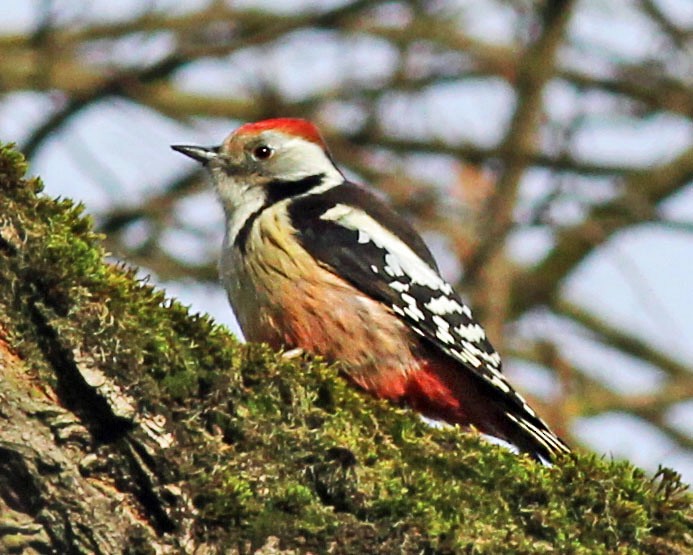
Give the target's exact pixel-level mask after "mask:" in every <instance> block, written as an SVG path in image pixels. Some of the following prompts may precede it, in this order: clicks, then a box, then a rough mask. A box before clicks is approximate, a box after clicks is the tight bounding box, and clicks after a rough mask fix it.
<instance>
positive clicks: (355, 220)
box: [320, 204, 452, 295]
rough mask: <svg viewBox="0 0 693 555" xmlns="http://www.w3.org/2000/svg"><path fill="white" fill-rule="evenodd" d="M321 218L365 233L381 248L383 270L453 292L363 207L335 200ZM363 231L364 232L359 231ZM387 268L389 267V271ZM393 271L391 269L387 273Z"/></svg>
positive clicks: (433, 288) (417, 282)
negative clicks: (383, 258) (382, 251)
mask: <svg viewBox="0 0 693 555" xmlns="http://www.w3.org/2000/svg"><path fill="white" fill-rule="evenodd" d="M320 219H321V220H327V221H332V222H337V223H338V224H340V225H342V226H343V227H345V228H347V229H352V230H354V231H357V232H359V237H364V238H365V237H366V236H368V237H369V238H370V240H371V241H372V242H373V244H374V245H375V246H377V247H379V248H381V249H383V250H384V251H386V255H385V271H386V272H387V273H388V274H389V275H391V276H392V277H395V276H404V275H406V276H407V278H408V279H409V280H410V281H411V282H412V283H416V284H417V285H423V286H425V287H428V288H429V289H432V290H434V291H440V292H441V293H445V294H446V295H450V294H452V287H451V286H450V284H449V283H447V282H445V281H444V280H443V278H441V277H440V276H439V275H438V273H437V272H436V271H435V270H434V269H433V268H431V267H430V266H429V265H428V264H426V263H425V262H424V261H423V260H421V258H420V257H419V256H418V255H417V254H416V253H415V252H414V251H413V250H411V249H410V248H409V246H408V245H406V244H405V243H403V242H402V240H401V239H399V238H398V237H397V236H396V235H394V234H393V233H392V232H391V231H389V230H387V229H386V228H384V227H383V226H382V225H380V224H379V223H378V222H376V221H375V220H374V219H373V218H371V217H370V216H369V215H368V214H366V213H365V212H364V211H363V210H359V209H358V208H354V207H351V206H347V205H346V204H337V205H336V206H333V207H332V208H330V209H329V210H327V211H325V212H324V213H323V214H322V216H320ZM361 232H363V235H361ZM388 269H389V271H388ZM390 272H392V273H390Z"/></svg>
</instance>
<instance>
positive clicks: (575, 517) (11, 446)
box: [0, 147, 693, 554]
mask: <svg viewBox="0 0 693 555" xmlns="http://www.w3.org/2000/svg"><path fill="white" fill-rule="evenodd" d="M25 169H26V167H25V164H24V161H23V158H22V157H21V156H20V155H19V154H18V153H17V152H16V151H13V150H12V149H11V148H9V147H3V148H2V149H1V150H0V371H1V372H2V376H1V379H0V399H2V403H0V551H7V552H12V553H30V552H62V553H116V552H118V553H120V552H126V553H153V552H158V551H161V552H197V553H200V552H205V553H214V552H240V553H246V552H257V551H256V550H258V549H259V550H260V552H265V553H269V552H272V553H277V552H279V550H286V551H284V552H287V553H289V552H290V553H297V552H301V553H303V552H313V553H323V552H328V551H329V552H331V553H400V552H402V553H422V552H424V553H450V552H465V553H494V554H498V553H549V552H550V553H607V552H609V553H610V552H614V553H652V554H655V553H672V554H673V553H690V551H691V549H693V543H692V541H693V540H692V537H693V515H692V514H691V496H690V495H689V494H688V493H686V491H685V486H684V485H683V484H681V482H680V480H679V477H678V476H677V475H676V474H675V473H674V472H672V471H669V470H662V471H661V472H660V473H659V474H658V475H657V476H656V477H654V478H652V477H648V476H647V475H646V474H645V473H644V472H643V471H641V470H639V469H637V468H635V467H633V466H632V465H630V464H628V463H625V462H611V461H608V460H605V459H604V458H600V457H597V456H595V455H583V454H577V455H575V456H573V457H568V458H565V459H564V460H562V461H560V463H559V464H557V465H556V466H554V467H544V466H541V465H538V464H535V463H534V462H532V461H531V460H529V459H527V458H524V457H518V456H515V455H513V454H511V453H509V452H507V451H506V450H504V449H502V448H500V447H496V446H492V445H489V444H487V443H485V442H484V441H483V440H481V439H480V438H479V437H478V436H477V435H475V434H473V433H466V432H463V431H461V430H459V429H454V428H450V429H444V430H437V429H432V428H430V427H428V426H426V425H425V424H423V423H422V422H421V421H420V420H419V419H418V418H416V416H414V415H412V414H411V413H409V412H407V411H404V410H400V409H397V408H394V407H392V406H389V405H387V404H385V403H382V402H377V401H375V400H372V399H369V398H367V397H365V396H364V395H363V394H361V393H360V392H358V391H355V390H353V389H352V388H350V387H349V386H348V385H347V384H346V383H345V381H344V380H342V378H341V377H340V376H339V375H338V373H337V371H336V370H335V369H334V368H331V367H328V366H326V365H324V364H322V363H320V362H318V361H311V360H305V359H300V360H288V359H285V358H282V357H281V356H280V355H278V354H276V353H272V352H270V351H269V350H268V349H266V348H264V347H262V346H259V345H243V344H240V343H239V342H238V341H237V340H236V339H235V338H234V337H232V336H231V335H230V334H229V333H228V332H227V331H226V330H225V329H224V328H222V327H220V326H217V325H216V324H214V323H213V322H212V321H211V320H210V319H209V318H208V317H206V316H200V315H192V314H190V313H189V312H188V311H187V309H186V308H185V307H183V306H181V305H180V304H179V303H177V302H175V301H170V300H167V299H166V297H165V295H164V294H163V293H162V292H161V291H157V290H156V289H155V288H154V287H152V286H151V285H149V284H147V283H144V282H142V281H138V280H137V279H136V278H135V277H134V272H133V271H132V270H130V269H128V268H126V267H122V266H114V265H109V264H106V263H105V262H104V260H103V256H104V252H103V250H102V248H101V246H100V237H99V236H97V235H96V234H95V233H93V231H92V227H91V223H90V221H89V219H88V218H86V217H85V216H84V215H83V214H82V209H81V208H80V207H79V206H75V205H74V204H73V203H71V202H70V201H67V200H52V199H49V198H47V197H45V196H44V195H42V194H41V192H40V191H41V185H40V182H39V181H38V180H26V179H25V178H24V177H23V175H24V172H25Z"/></svg>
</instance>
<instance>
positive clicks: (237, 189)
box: [172, 118, 569, 462]
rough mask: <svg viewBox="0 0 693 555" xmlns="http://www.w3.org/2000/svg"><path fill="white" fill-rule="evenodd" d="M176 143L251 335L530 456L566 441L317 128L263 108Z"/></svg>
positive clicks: (408, 235) (399, 223) (402, 225)
mask: <svg viewBox="0 0 693 555" xmlns="http://www.w3.org/2000/svg"><path fill="white" fill-rule="evenodd" d="M172 148H173V149H174V150H176V151H178V152H180V153H182V154H185V155H186V156H189V157H190V158H192V159H194V160H196V161H198V162H200V163H201V164H203V165H204V166H205V167H206V169H207V170H208V171H209V173H210V174H211V176H212V181H213V183H214V187H215V189H216V192H217V195H218V197H219V199H220V201H221V204H222V206H223V208H224V212H225V215H226V234H225V239H224V243H223V251H222V257H221V262H220V273H221V280H222V283H223V285H224V287H225V288H226V291H227V293H228V297H229V300H230V302H231V305H232V307H233V310H234V312H235V314H236V316H237V318H238V322H239V324H240V326H241V329H242V330H243V333H244V335H245V337H246V339H247V340H248V341H258V342H266V343H268V344H269V345H271V346H272V347H274V348H276V349H281V348H283V349H303V350H304V351H306V352H309V353H313V354H316V355H320V356H321V357H323V358H324V359H326V360H328V361H331V362H336V363H338V364H339V367H340V368H341V369H342V371H343V373H344V374H345V375H346V377H347V378H348V379H349V380H350V381H351V382H353V383H354V384H355V385H356V386H358V387H360V388H362V389H364V390H365V391H367V392H369V393H370V394H372V395H374V396H375V397H378V398H381V399H388V400H390V401H393V402H396V403H404V404H406V405H408V406H410V407H412V408H413V409H414V410H416V411H418V412H420V413H421V414H423V415H424V416H426V417H428V418H431V419H435V420H442V421H444V422H447V423H450V424H459V425H462V426H468V425H473V426H474V427H476V428H477V429H478V430H479V431H481V432H482V433H485V434H488V435H491V436H495V437H497V438H500V439H502V440H505V441H507V442H509V443H511V444H513V445H515V446H516V447H517V448H518V449H519V450H520V451H521V452H526V453H528V454H530V455H531V456H533V457H534V458H535V459H538V460H542V461H545V462H549V461H552V460H554V459H555V457H556V456H557V455H559V454H561V453H567V452H569V448H568V447H567V446H566V444H565V443H564V442H563V441H562V440H561V439H560V438H559V437H558V436H556V434H554V433H553V432H552V431H551V429H550V428H549V426H548V425H547V424H546V423H545V422H544V421H543V420H542V419H541V418H540V417H539V416H538V415H537V413H536V412H535V411H534V410H533V409H532V408H531V407H530V406H529V405H528V403H527V402H526V401H525V400H524V399H523V398H522V397H521V396H520V395H519V394H518V393H517V392H516V391H515V390H514V389H513V388H512V386H511V385H510V383H509V382H508V380H507V379H506V378H505V376H504V375H503V373H502V371H501V359H500V356H499V355H498V353H497V352H496V351H495V350H494V348H493V347H492V346H491V344H490V343H489V341H488V339H487V337H486V333H485V332H484V329H483V328H482V327H481V325H480V324H479V323H478V322H477V321H476V320H475V319H474V318H473V316H472V312H471V310H470V308H469V307H468V306H467V305H466V304H465V303H464V302H463V301H462V299H461V298H460V296H459V295H458V294H457V293H456V292H455V291H454V290H453V288H452V287H451V286H450V284H449V283H447V282H446V281H445V280H444V279H443V278H442V277H441V276H440V272H439V270H438V266H437V264H436V261H435V260H434V259H433V256H432V255H431V252H430V251H429V249H428V248H427V247H426V245H425V243H424V241H423V240H422V239H421V237H420V236H419V235H418V234H417V233H416V231H414V229H413V228H412V227H411V226H410V225H409V223H408V222H407V221H405V220H404V219H403V218H402V217H400V216H398V215H397V214H396V213H395V212H394V211H393V210H392V209H390V208H389V207H388V206H387V205H386V204H385V203H384V202H382V201H381V200H380V199H379V198H378V197H376V196H375V195H373V194H372V193H370V192H369V191H368V190H366V189H365V188H363V187H361V186H359V185H356V184H354V183H351V182H350V181H348V180H347V179H346V178H345V177H344V175H343V174H342V172H341V171H340V170H339V169H338V168H337V166H336V165H335V163H334V162H333V160H332V157H331V155H330V153H329V151H328V149H327V146H326V144H325V142H324V140H323V139H322V137H321V135H320V132H319V130H318V129H317V127H316V126H315V125H313V124H312V123H310V122H309V121H306V120H302V119H296V118H278V119H269V120H264V121H260V122H256V123H248V124H245V125H243V126H241V127H239V128H238V129H236V130H235V131H234V132H233V133H231V135H229V136H228V137H227V138H226V139H225V140H224V142H223V143H222V144H221V145H220V146H218V147H201V146H190V145H174V146H172Z"/></svg>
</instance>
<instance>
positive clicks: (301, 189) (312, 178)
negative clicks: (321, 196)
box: [233, 173, 325, 253]
mask: <svg viewBox="0 0 693 555" xmlns="http://www.w3.org/2000/svg"><path fill="white" fill-rule="evenodd" d="M324 177H325V174H324V173H319V174H316V175H309V176H307V177H303V178H301V179H297V180H295V181H287V180H283V179H275V180H274V181H270V182H269V183H268V184H267V185H266V188H267V199H266V200H265V203H264V204H263V205H262V206H261V207H260V208H258V209H257V210H256V211H255V212H253V213H252V214H251V215H250V216H248V218H247V219H246V221H245V222H243V225H242V226H241V229H239V230H238V234H237V235H236V238H235V239H234V241H233V244H234V246H235V247H238V248H239V249H240V250H241V252H243V253H245V251H246V242H247V241H248V236H249V235H250V230H251V229H252V228H253V224H254V223H255V220H257V219H258V218H259V217H260V215H261V214H262V213H263V212H264V211H265V210H267V209H268V208H270V207H271V206H273V205H275V204H277V203H278V202H281V201H282V200H286V199H288V198H291V197H294V196H297V195H303V194H305V193H307V192H309V191H310V190H311V189H313V188H314V187H317V186H318V185H320V184H321V183H322V180H323V179H324Z"/></svg>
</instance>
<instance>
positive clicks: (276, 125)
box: [235, 118, 325, 148]
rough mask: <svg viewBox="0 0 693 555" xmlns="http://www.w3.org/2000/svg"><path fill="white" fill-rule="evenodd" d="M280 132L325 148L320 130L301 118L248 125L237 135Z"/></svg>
mask: <svg viewBox="0 0 693 555" xmlns="http://www.w3.org/2000/svg"><path fill="white" fill-rule="evenodd" d="M270 129H271V130H272V131H280V132H282V133H286V134H287V135H295V136H297V137H301V138H303V139H305V140H306V141H310V142H311V143H315V144H316V145H319V146H321V147H323V148H324V147H325V141H323V139H322V136H321V135H320V131H319V130H318V128H317V127H316V126H315V125H314V124H313V123H311V122H309V121H308V120H305V119H300V118H274V119H265V120H262V121H256V122H254V123H246V124H245V125H242V126H241V127H239V128H238V129H237V130H236V133H235V134H244V135H245V134H251V135H254V134H257V133H261V132H263V131H267V130H270Z"/></svg>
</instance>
